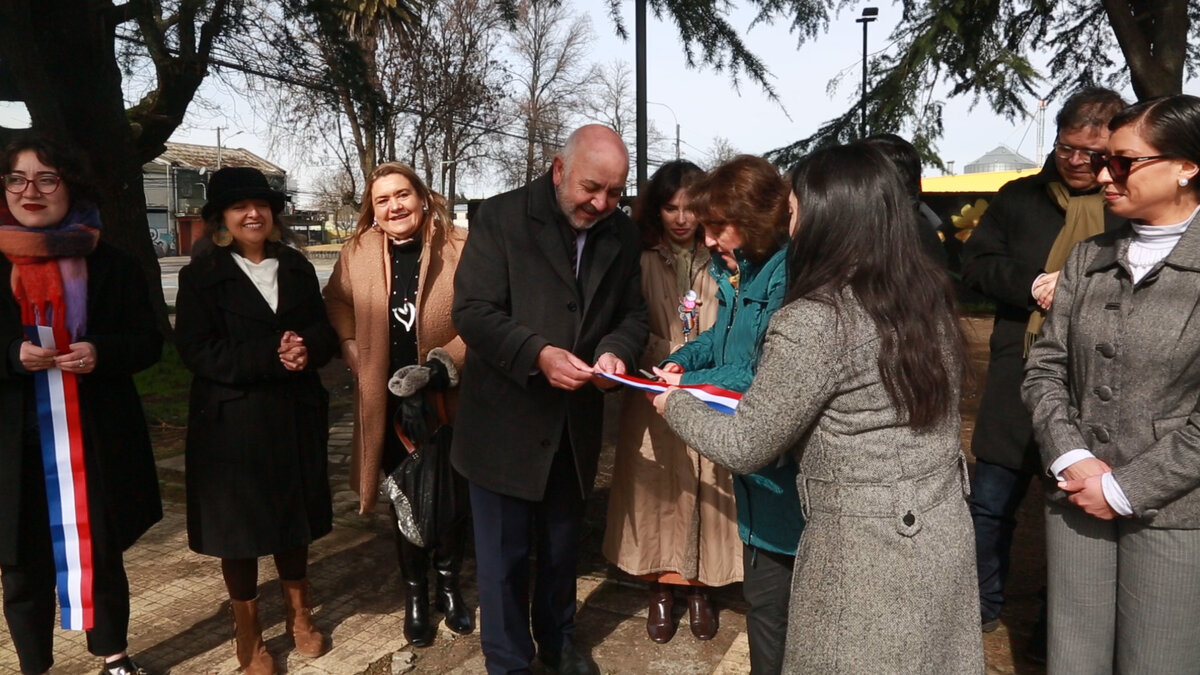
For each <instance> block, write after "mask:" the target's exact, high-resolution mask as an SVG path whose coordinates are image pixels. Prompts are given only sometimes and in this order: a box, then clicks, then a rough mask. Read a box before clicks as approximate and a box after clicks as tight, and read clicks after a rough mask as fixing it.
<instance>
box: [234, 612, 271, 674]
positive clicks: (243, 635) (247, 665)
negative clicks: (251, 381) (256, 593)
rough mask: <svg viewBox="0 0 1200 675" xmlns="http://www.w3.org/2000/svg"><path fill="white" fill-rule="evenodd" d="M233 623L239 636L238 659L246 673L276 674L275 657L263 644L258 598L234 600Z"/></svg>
mask: <svg viewBox="0 0 1200 675" xmlns="http://www.w3.org/2000/svg"><path fill="white" fill-rule="evenodd" d="M233 623H234V629H235V631H236V636H237V660H238V665H239V666H241V667H242V672H243V673H245V674H246V675H275V659H273V658H271V655H270V654H268V653H267V646H266V645H264V644H263V639H262V628H261V627H260V626H259V625H258V598H255V599H253V600H247V601H245V602H242V601H241V600H234V601H233Z"/></svg>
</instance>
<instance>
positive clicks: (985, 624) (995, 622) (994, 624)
mask: <svg viewBox="0 0 1200 675" xmlns="http://www.w3.org/2000/svg"><path fill="white" fill-rule="evenodd" d="M999 627H1000V617H998V616H993V617H992V618H990V619H989V618H987V617H986V616H980V617H979V629H980V630H982V631H983V632H985V633H990V632H992V631H994V630H996V629H997V628H999Z"/></svg>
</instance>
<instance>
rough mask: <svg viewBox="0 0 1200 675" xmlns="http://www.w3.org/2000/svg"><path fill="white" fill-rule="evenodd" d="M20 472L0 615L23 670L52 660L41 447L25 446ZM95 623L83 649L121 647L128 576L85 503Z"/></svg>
mask: <svg viewBox="0 0 1200 675" xmlns="http://www.w3.org/2000/svg"><path fill="white" fill-rule="evenodd" d="M22 464H23V465H24V466H23V470H22V476H21V514H22V515H21V523H20V525H19V532H18V535H17V536H18V556H19V558H18V563H17V564H16V565H4V566H0V581H2V582H3V584H4V618H5V620H6V621H7V622H8V632H9V634H10V635H11V636H12V641H13V646H15V647H16V650H17V658H18V660H19V661H20V663H21V672H22V673H44V672H46V671H47V670H49V669H50V666H51V665H53V664H54V611H55V607H56V605H57V603H58V599H57V596H56V595H55V592H54V590H55V586H56V581H57V580H56V579H55V571H54V551H53V548H52V544H51V542H50V514H49V510H48V507H47V505H46V483H45V479H44V478H43V476H42V461H41V451H40V449H38V448H36V447H32V448H31V447H27V448H26V449H25V453H24V458H23V462H22ZM90 507H91V508H90V511H89V515H90V516H91V528H92V537H93V543H92V570H93V587H92V588H93V600H94V603H95V604H94V619H95V627H94V628H93V629H92V630H90V631H88V632H87V645H88V651H89V652H91V653H92V654H95V655H96V656H109V655H112V654H117V653H119V652H123V651H125V647H126V633H127V632H128V629H129V580H128V579H127V578H126V577H125V563H124V560H123V559H122V556H121V550H120V548H119V547H118V546H113V545H112V543H111V541H110V537H108V536H107V533H108V531H109V529H108V527H107V526H106V525H107V523H106V522H105V519H104V509H103V507H102V506H101V505H100V504H97V503H95V502H92V503H91V504H90Z"/></svg>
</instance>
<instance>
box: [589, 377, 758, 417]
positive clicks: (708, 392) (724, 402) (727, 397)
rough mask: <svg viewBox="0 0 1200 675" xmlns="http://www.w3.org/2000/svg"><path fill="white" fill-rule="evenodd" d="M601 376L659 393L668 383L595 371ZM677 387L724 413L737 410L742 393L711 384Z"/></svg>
mask: <svg viewBox="0 0 1200 675" xmlns="http://www.w3.org/2000/svg"><path fill="white" fill-rule="evenodd" d="M596 374H597V375H600V376H601V377H607V378H608V379H610V380H613V381H616V382H620V383H621V384H623V385H625V386H627V387H633V388H635V389H641V390H643V391H649V392H654V393H657V394H661V393H662V392H664V391H666V390H667V387H669V386H670V385H668V384H667V383H665V382H655V381H653V380H646V379H642V378H640V377H634V376H632V375H613V374H612V373H596ZM679 388H680V389H682V390H683V391H686V392H687V393H689V394H691V395H692V396H695V397H696V398H698V399H700V400H701V401H704V402H705V403H707V404H708V405H709V407H710V408H713V409H714V410H719V411H721V412H723V413H725V414H726V415H732V414H733V413H734V411H735V410H737V407H738V404H739V403H741V402H742V395H741V394H739V393H738V392H736V391H730V390H728V389H722V388H721V387H718V386H715V385H711V384H681V385H679Z"/></svg>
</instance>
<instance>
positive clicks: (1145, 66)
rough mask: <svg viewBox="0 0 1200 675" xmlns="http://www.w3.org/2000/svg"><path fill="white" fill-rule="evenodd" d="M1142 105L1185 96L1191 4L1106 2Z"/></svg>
mask: <svg viewBox="0 0 1200 675" xmlns="http://www.w3.org/2000/svg"><path fill="white" fill-rule="evenodd" d="M1103 4H1104V11H1105V13H1107V14H1108V21H1109V23H1110V24H1111V25H1112V28H1113V33H1114V34H1115V35H1116V36H1117V43H1118V44H1120V45H1121V51H1122V52H1123V53H1124V55H1125V61H1126V63H1127V64H1128V65H1129V77H1130V81H1131V82H1132V84H1133V92H1134V94H1136V95H1137V97H1138V100H1139V101H1144V100H1146V99H1149V98H1155V97H1158V96H1167V95H1169V94H1179V93H1182V92H1183V62H1184V58H1185V57H1186V56H1187V31H1188V16H1187V11H1188V8H1187V0H1103Z"/></svg>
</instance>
